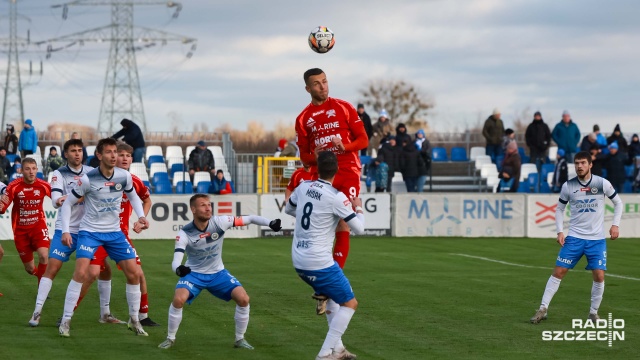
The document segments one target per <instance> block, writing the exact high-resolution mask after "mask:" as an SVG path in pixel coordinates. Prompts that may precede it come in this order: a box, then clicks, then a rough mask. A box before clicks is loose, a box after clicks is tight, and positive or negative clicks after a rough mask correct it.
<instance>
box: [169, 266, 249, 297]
mask: <svg viewBox="0 0 640 360" xmlns="http://www.w3.org/2000/svg"><path fill="white" fill-rule="evenodd" d="M238 286H242V284H240V281H238V279H236V278H235V277H234V276H233V275H231V274H230V273H229V272H228V271H227V269H224V270H222V271H218V272H217V273H215V274H200V273H197V272H190V273H189V274H187V276H183V277H181V278H180V280H178V284H177V285H176V289H187V290H189V299H187V304H191V303H192V302H193V300H195V299H196V297H198V295H200V292H201V291H202V290H204V289H207V291H209V292H210V293H211V295H213V296H215V297H217V298H218V299H221V300H224V301H229V300H231V292H232V291H233V289H235V288H237V287H238Z"/></svg>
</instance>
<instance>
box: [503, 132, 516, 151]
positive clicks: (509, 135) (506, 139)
mask: <svg viewBox="0 0 640 360" xmlns="http://www.w3.org/2000/svg"><path fill="white" fill-rule="evenodd" d="M512 141H516V132H515V131H513V129H511V128H508V129H507V130H505V131H504V136H503V137H502V153H503V154H506V153H507V146H509V143H511V142H512Z"/></svg>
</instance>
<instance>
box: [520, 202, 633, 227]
mask: <svg viewBox="0 0 640 360" xmlns="http://www.w3.org/2000/svg"><path fill="white" fill-rule="evenodd" d="M558 196H559V194H556V195H529V197H528V211H527V213H528V214H529V215H528V217H527V237H535V238H555V237H556V207H557V206H558ZM620 198H621V199H622V204H623V206H622V220H621V221H620V237H621V238H629V237H632V238H633V237H638V234H640V197H638V196H634V195H620ZM570 216H571V214H570V211H569V205H567V207H566V209H565V215H564V233H565V235H566V234H567V233H568V231H569V219H570ZM612 221H613V203H612V202H611V201H609V200H608V199H605V207H604V232H605V235H606V237H607V238H608V237H609V228H611V222H612Z"/></svg>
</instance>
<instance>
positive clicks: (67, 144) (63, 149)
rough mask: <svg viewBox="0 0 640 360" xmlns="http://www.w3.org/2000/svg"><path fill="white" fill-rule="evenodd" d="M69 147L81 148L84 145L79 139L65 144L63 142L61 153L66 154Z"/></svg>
mask: <svg viewBox="0 0 640 360" xmlns="http://www.w3.org/2000/svg"><path fill="white" fill-rule="evenodd" d="M71 146H80V148H83V147H84V144H83V143H82V140H80V139H71V140H67V142H65V143H64V146H63V147H62V151H64V152H66V151H67V150H69V148H70V147H71Z"/></svg>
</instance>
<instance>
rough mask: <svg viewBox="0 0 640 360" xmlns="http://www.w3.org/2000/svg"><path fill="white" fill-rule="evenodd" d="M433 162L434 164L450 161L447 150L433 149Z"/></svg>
mask: <svg viewBox="0 0 640 360" xmlns="http://www.w3.org/2000/svg"><path fill="white" fill-rule="evenodd" d="M431 161H433V162H444V161H448V159H447V149H445V148H443V147H434V148H433V149H431Z"/></svg>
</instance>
